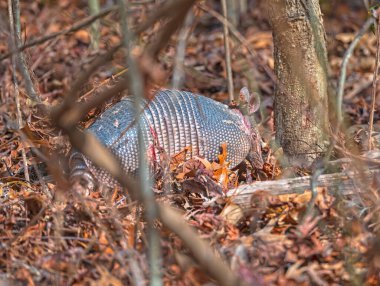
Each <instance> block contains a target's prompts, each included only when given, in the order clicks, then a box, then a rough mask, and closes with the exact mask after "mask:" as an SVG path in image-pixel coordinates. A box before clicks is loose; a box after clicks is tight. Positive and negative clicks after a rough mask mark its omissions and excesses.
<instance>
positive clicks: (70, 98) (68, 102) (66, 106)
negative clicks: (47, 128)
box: [51, 0, 184, 125]
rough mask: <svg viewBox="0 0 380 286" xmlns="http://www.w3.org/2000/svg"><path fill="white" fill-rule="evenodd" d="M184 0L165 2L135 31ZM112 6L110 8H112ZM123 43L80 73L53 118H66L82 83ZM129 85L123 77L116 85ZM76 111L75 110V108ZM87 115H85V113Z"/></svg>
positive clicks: (139, 30) (120, 87)
mask: <svg viewBox="0 0 380 286" xmlns="http://www.w3.org/2000/svg"><path fill="white" fill-rule="evenodd" d="M183 2H184V0H182V1H178V0H173V1H170V2H165V4H166V3H168V4H166V5H164V6H163V7H162V8H160V9H158V10H155V12H154V13H153V14H152V15H151V17H149V18H148V20H147V21H146V22H144V23H142V24H141V25H140V26H138V27H137V28H136V29H135V30H134V33H135V34H136V35H137V34H140V33H142V32H144V31H145V30H146V29H148V28H149V27H150V25H153V24H154V23H155V22H157V21H158V20H160V19H161V18H162V17H164V16H170V15H171V13H170V11H171V9H173V10H174V8H176V9H177V8H179V7H182V6H183ZM111 8H112V9H116V8H118V6H113V7H111ZM111 8H110V9H111ZM95 20H96V19H93V21H95ZM93 21H91V22H87V25H88V24H91V23H92V22H93ZM78 25H79V24H78ZM120 46H121V45H117V46H116V47H114V48H112V49H111V50H110V51H109V52H107V53H106V54H104V55H101V56H98V57H97V58H96V59H95V60H94V61H93V62H92V64H91V65H90V67H89V68H87V70H86V71H85V72H82V73H81V74H80V75H79V78H77V80H76V81H75V82H74V84H73V86H72V87H71V89H70V91H69V92H68V93H67V96H66V97H65V100H64V101H63V103H62V104H61V105H60V106H59V107H57V108H56V109H55V110H54V111H53V112H52V115H51V116H52V118H53V120H54V119H58V118H61V119H63V118H65V116H61V115H62V113H64V112H66V111H68V112H71V108H72V107H74V103H75V101H76V99H77V97H78V92H79V90H80V88H81V86H82V84H83V83H84V82H86V81H87V80H88V79H89V78H90V76H91V75H92V74H93V73H94V72H95V71H96V70H97V69H98V68H99V67H100V66H102V65H104V64H105V63H106V62H107V60H108V59H111V58H112V57H113V54H114V53H115V52H116V51H117V50H118V49H119V48H120ZM126 86H127V78H123V79H121V80H120V82H119V83H118V84H117V87H115V89H117V90H119V91H122V90H124V89H125V88H126ZM110 95H111V97H112V94H110ZM98 98H102V96H101V95H100V96H99V97H98ZM95 102H97V103H98V104H100V103H102V102H104V101H100V103H99V101H98V100H95V101H94V103H95ZM90 105H91V104H89V105H88V106H90ZM75 110H76V111H78V109H75ZM73 111H74V110H73ZM77 116H78V117H80V115H78V114H77ZM83 116H85V115H83ZM67 124H69V125H70V124H72V123H71V122H68V123H67Z"/></svg>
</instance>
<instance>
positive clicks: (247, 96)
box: [240, 87, 260, 114]
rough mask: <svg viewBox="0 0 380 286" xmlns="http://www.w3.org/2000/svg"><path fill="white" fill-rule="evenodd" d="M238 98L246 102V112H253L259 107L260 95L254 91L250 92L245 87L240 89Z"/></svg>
mask: <svg viewBox="0 0 380 286" xmlns="http://www.w3.org/2000/svg"><path fill="white" fill-rule="evenodd" d="M240 100H242V101H244V102H247V103H248V114H253V113H255V112H256V111H257V110H258V109H259V107H260V96H259V95H258V94H257V93H256V92H253V93H250V92H249V90H248V88H247V87H243V88H242V89H241V90H240Z"/></svg>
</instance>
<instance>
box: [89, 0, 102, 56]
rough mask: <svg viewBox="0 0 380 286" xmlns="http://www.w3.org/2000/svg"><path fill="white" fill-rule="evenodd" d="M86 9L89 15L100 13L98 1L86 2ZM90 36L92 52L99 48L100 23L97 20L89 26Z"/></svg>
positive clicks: (90, 0)
mask: <svg viewBox="0 0 380 286" xmlns="http://www.w3.org/2000/svg"><path fill="white" fill-rule="evenodd" d="M88 8H89V10H90V14H91V15H98V14H99V11H100V6H99V0H88ZM90 35H91V46H92V48H93V49H94V50H97V49H98V48H99V39H100V23H99V20H96V21H95V22H94V23H92V25H91V29H90Z"/></svg>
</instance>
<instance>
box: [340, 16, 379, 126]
mask: <svg viewBox="0 0 380 286" xmlns="http://www.w3.org/2000/svg"><path fill="white" fill-rule="evenodd" d="M374 22H375V19H374V18H373V17H371V18H369V19H368V20H367V21H366V22H365V23H364V25H363V27H362V28H361V29H360V30H359V32H358V33H357V34H356V36H355V38H354V40H353V41H352V42H351V44H350V46H349V47H348V49H347V51H346V52H345V53H344V56H343V61H342V66H341V69H340V77H339V83H338V89H337V95H338V96H337V102H336V112H337V118H338V123H339V124H340V123H341V122H342V121H343V115H342V108H343V107H342V105H343V92H344V83H345V81H346V72H347V64H348V61H349V59H350V57H351V55H352V53H353V51H354V49H355V47H356V46H357V45H358V43H359V41H360V39H361V38H362V37H363V36H364V34H365V33H366V32H367V30H368V29H369V27H371V25H372V24H373V23H374Z"/></svg>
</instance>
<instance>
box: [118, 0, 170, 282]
mask: <svg viewBox="0 0 380 286" xmlns="http://www.w3.org/2000/svg"><path fill="white" fill-rule="evenodd" d="M119 5H120V13H121V21H120V22H121V30H122V33H123V45H124V47H125V49H126V51H127V52H126V56H127V62H128V66H129V84H130V87H131V91H132V94H133V95H134V97H135V101H134V108H135V117H136V116H137V117H136V118H137V133H138V134H137V135H138V146H139V148H138V152H139V159H138V162H139V177H138V179H139V185H140V187H141V195H142V202H143V205H144V207H145V217H146V220H147V227H148V241H149V248H148V254H149V255H148V257H149V262H150V270H151V271H150V285H152V286H160V285H162V284H163V283H162V277H161V245H160V237H159V235H158V232H157V230H156V229H155V227H154V220H155V219H156V218H157V205H156V204H155V201H154V193H153V188H152V186H153V182H152V174H151V173H150V171H149V166H148V161H147V157H146V148H145V141H144V135H143V131H142V128H143V124H144V118H143V116H141V113H142V110H143V108H144V97H145V96H144V87H143V77H142V75H141V71H140V70H139V68H138V66H137V63H136V61H135V58H134V57H133V56H132V55H131V53H130V51H131V48H132V45H133V43H134V35H133V34H132V33H131V31H130V30H129V28H128V19H127V7H126V3H125V2H124V0H120V1H119Z"/></svg>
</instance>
